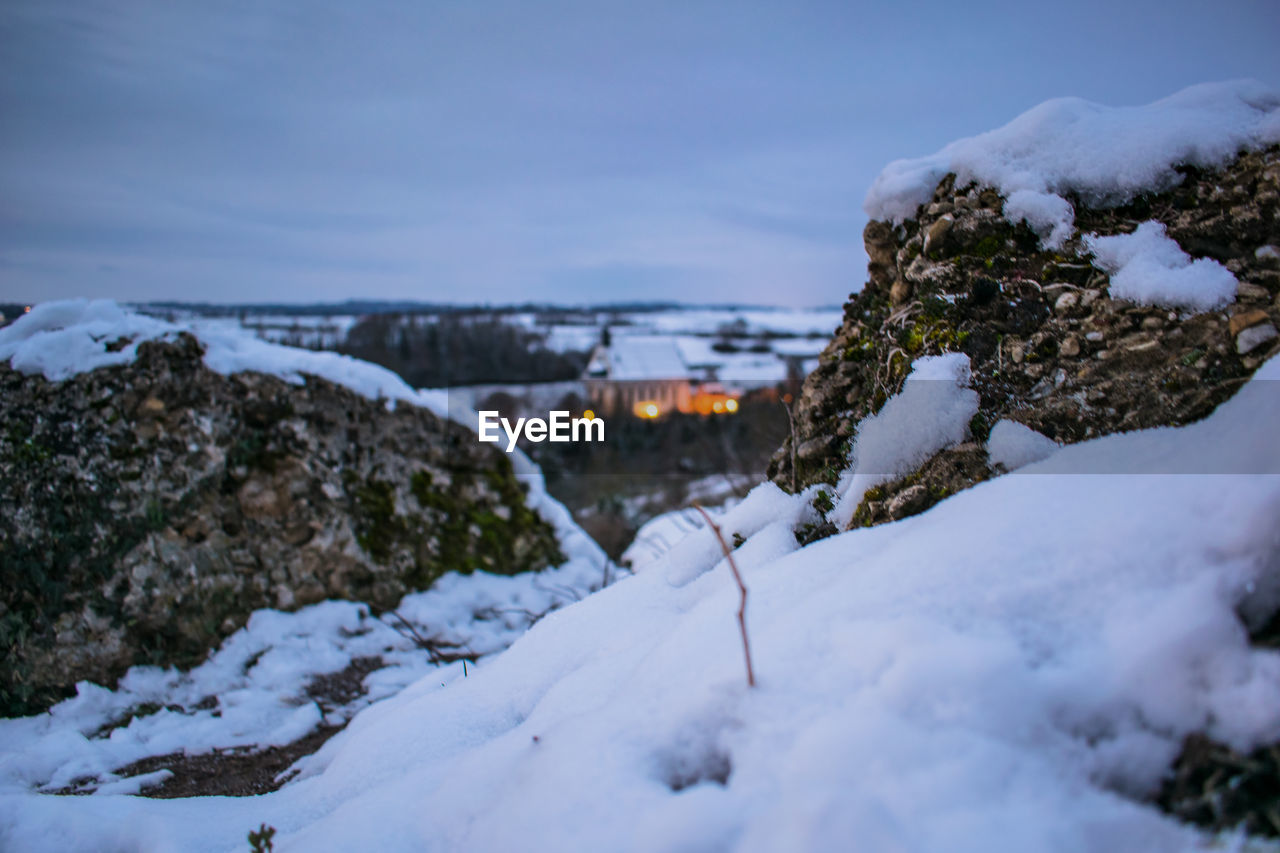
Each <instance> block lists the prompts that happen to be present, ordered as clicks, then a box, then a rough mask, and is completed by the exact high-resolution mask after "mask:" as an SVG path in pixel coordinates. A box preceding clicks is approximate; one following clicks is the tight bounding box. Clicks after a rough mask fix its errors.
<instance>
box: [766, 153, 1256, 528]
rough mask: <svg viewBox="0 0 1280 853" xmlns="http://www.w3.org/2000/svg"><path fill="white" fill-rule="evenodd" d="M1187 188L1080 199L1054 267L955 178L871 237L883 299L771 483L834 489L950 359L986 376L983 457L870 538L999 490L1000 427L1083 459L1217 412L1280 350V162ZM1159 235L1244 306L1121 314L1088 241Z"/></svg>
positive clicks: (955, 471)
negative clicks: (880, 419) (1149, 224)
mask: <svg viewBox="0 0 1280 853" xmlns="http://www.w3.org/2000/svg"><path fill="white" fill-rule="evenodd" d="M1179 171H1181V172H1182V174H1183V180H1182V182H1181V184H1180V185H1179V186H1177V187H1175V188H1174V189H1172V190H1169V191H1167V192H1162V193H1158V194H1147V195H1142V196H1138V197H1137V198H1134V199H1133V200H1132V201H1130V202H1129V203H1127V204H1125V205H1124V206H1122V207H1114V208H1108V209H1090V208H1088V207H1086V206H1085V205H1084V204H1083V203H1082V202H1081V201H1080V199H1078V198H1071V199H1070V200H1071V201H1072V203H1073V205H1074V207H1075V212H1076V216H1075V221H1076V232H1075V233H1074V234H1073V236H1072V237H1071V239H1069V240H1068V241H1067V242H1066V244H1065V245H1064V246H1063V247H1061V248H1059V249H1056V250H1050V249H1046V248H1044V247H1043V246H1042V245H1041V242H1040V240H1039V239H1038V238H1037V236H1036V234H1035V233H1033V232H1032V231H1031V229H1030V228H1029V227H1028V226H1027V224H1026V223H1019V224H1017V225H1014V224H1011V223H1010V222H1009V221H1008V220H1007V219H1006V218H1005V216H1004V213H1003V206H1004V201H1005V200H1004V199H1003V198H1002V197H1001V195H1000V194H999V193H998V192H996V191H995V190H992V189H990V188H986V187H982V186H978V185H974V184H971V185H968V186H959V187H958V186H956V185H955V177H954V175H948V176H947V177H946V178H944V179H943V180H942V181H941V182H940V183H939V184H938V186H937V188H936V190H935V192H934V194H933V199H932V201H931V202H930V203H928V204H926V205H922V206H921V207H920V208H918V209H917V211H916V213H915V217H914V218H912V219H908V220H907V221H905V222H903V223H902V224H901V225H897V226H895V225H893V224H891V223H887V222H879V221H872V222H871V223H870V224H868V226H867V228H866V231H865V233H864V239H865V242H866V248H867V254H868V256H869V258H870V263H869V265H868V281H867V283H866V286H865V287H864V289H863V290H862V291H860V292H858V293H854V294H851V295H850V297H849V301H848V302H847V303H846V304H845V311H844V320H843V324H842V326H841V327H840V329H839V330H838V332H837V333H836V335H835V337H834V339H833V340H832V342H831V344H830V345H829V346H828V347H827V349H826V351H825V352H824V353H823V355H822V357H821V361H820V364H819V366H818V368H817V369H816V370H815V371H814V372H813V373H812V374H811V375H810V376H809V377H808V379H807V380H806V381H805V384H804V387H803V390H802V392H801V394H800V396H799V398H798V399H797V401H796V404H795V407H794V416H795V428H794V431H793V435H792V437H791V438H790V439H788V441H787V443H786V445H784V447H783V448H782V449H781V450H780V451H779V452H778V453H777V454H776V455H775V456H774V459H773V461H772V464H771V466H770V476H771V478H772V479H773V480H774V481H775V482H776V483H778V485H780V486H782V487H784V488H788V489H800V488H803V487H805V486H808V485H811V484H814V483H828V484H834V483H835V482H836V480H837V478H838V475H839V472H840V471H841V470H842V469H843V468H845V467H846V466H847V465H848V462H849V453H850V449H851V443H852V439H853V435H854V431H855V427H856V425H857V424H858V422H859V421H860V420H861V419H862V418H863V417H865V416H867V415H869V414H872V413H875V412H877V411H879V409H880V408H881V406H883V405H884V402H885V400H886V399H887V398H889V397H891V396H892V395H893V394H895V393H896V392H897V391H898V390H899V389H900V388H901V386H902V383H903V381H904V379H905V377H906V375H907V373H908V372H909V370H910V365H911V363H912V361H913V360H914V359H916V358H919V357H921V356H925V355H936V354H940V353H943V352H957V351H958V352H963V353H966V354H967V355H968V356H969V358H970V361H971V364H972V368H973V387H974V388H975V389H976V390H977V391H978V393H979V395H980V398H981V407H980V410H979V412H978V414H977V415H976V416H975V417H974V418H973V421H972V422H971V423H970V434H971V437H972V441H970V442H967V443H964V444H961V445H959V446H956V447H952V448H950V449H948V450H945V451H943V452H942V453H940V454H938V455H936V456H935V457H933V458H932V459H931V460H929V461H928V462H927V463H925V464H924V465H923V466H922V467H921V468H920V469H918V470H917V471H915V472H914V473H912V474H911V475H910V476H907V477H905V478H902V479H900V480H898V481H895V482H892V483H887V484H884V485H882V486H879V487H877V488H874V489H872V490H870V491H869V492H868V493H867V494H866V496H865V497H864V499H863V501H862V503H861V505H860V506H859V507H858V508H857V511H856V512H855V514H854V518H853V523H854V524H855V525H867V524H876V523H880V522H884V521H890V520H894V519H897V518H901V517H904V516H906V515H911V514H914V513H917V512H921V511H923V510H925V509H927V508H928V507H929V506H931V505H932V504H934V503H936V502H937V501H938V500H940V499H941V498H943V497H945V496H946V495H948V494H951V493H953V492H955V491H957V490H959V489H963V488H966V487H968V486H970V485H973V484H974V483H976V482H979V481H981V480H984V479H987V478H988V477H990V476H992V475H993V474H994V473H996V472H995V471H994V470H993V469H992V467H991V466H990V464H989V461H988V460H987V456H986V452H985V448H984V446H983V442H984V441H985V439H986V437H987V433H988V431H989V430H990V428H991V426H992V425H994V424H995V423H996V422H997V421H999V420H1001V419H1011V420H1015V421H1018V422H1021V423H1023V424H1025V425H1027V426H1029V427H1031V428H1032V429H1035V430H1037V431H1038V432H1041V433H1043V434H1044V435H1046V436H1049V437H1050V438H1053V439H1055V440H1057V441H1059V442H1062V443H1072V442H1077V441H1081V440H1083V439H1087V438H1091V437H1095V436H1100V435H1105V434H1108V433H1114V432H1120V431H1126V430H1133V429H1141V428H1145V427H1154V426H1162V425H1176V424H1183V423H1187V422H1189V421H1194V420H1197V419H1199V418H1202V417H1204V416H1205V415H1206V414H1208V413H1209V412H1210V411H1212V410H1213V408H1214V407H1215V406H1217V405H1218V404H1219V403H1220V402H1222V401H1223V400H1225V399H1226V398H1228V397H1230V396H1231V395H1232V394H1233V393H1234V392H1235V391H1236V390H1237V389H1238V388H1239V387H1240V386H1241V385H1242V384H1243V382H1244V381H1245V380H1246V379H1247V378H1248V377H1249V376H1250V375H1251V374H1252V372H1253V371H1254V369H1255V368H1256V367H1257V366H1258V365H1259V364H1260V363H1261V362H1262V361H1263V360H1264V359H1265V358H1267V357H1268V356H1269V355H1271V354H1273V353H1275V352H1276V351H1277V349H1280V340H1277V337H1276V328H1277V327H1280V301H1278V297H1280V147H1271V148H1270V149H1267V150H1263V151H1255V152H1250V153H1245V154H1242V155H1240V156H1239V157H1237V159H1235V160H1234V161H1233V162H1231V163H1230V164H1228V165H1227V166H1226V167H1224V168H1222V169H1221V170H1218V171H1201V170H1197V169H1193V168H1183V169H1180V170H1179ZM1148 220H1157V221H1159V222H1161V223H1163V224H1164V225H1165V227H1166V229H1167V232H1168V234H1169V236H1170V237H1172V238H1173V239H1174V240H1175V241H1176V242H1177V243H1178V244H1179V245H1180V246H1181V247H1182V249H1183V250H1184V251H1185V252H1187V253H1188V254H1190V255H1191V256H1193V257H1196V258H1200V257H1207V258H1212V259H1214V260H1216V261H1218V262H1220V263H1222V264H1223V265H1225V266H1226V267H1227V269H1229V270H1230V271H1231V272H1232V273H1233V274H1234V275H1235V277H1236V278H1237V279H1238V280H1239V282H1240V284H1239V290H1238V292H1237V294H1236V300H1235V302H1234V303H1233V304H1231V305H1229V306H1228V307H1227V308H1226V309H1225V310H1220V311H1209V312H1206V313H1199V314H1190V313H1187V312H1180V311H1176V310H1170V309H1169V308H1160V307H1154V306H1150V305H1140V304H1135V303H1133V302H1127V301H1124V300H1121V299H1116V298H1113V297H1112V296H1111V295H1110V293H1109V290H1108V286H1109V284H1110V279H1109V277H1108V275H1107V273H1105V272H1104V271H1102V270H1101V269H1099V268H1097V267H1096V266H1095V265H1094V263H1093V261H1094V258H1093V257H1092V256H1091V255H1090V253H1089V250H1088V248H1087V246H1086V244H1085V241H1084V239H1083V237H1082V235H1084V234H1087V233H1096V234H1101V235H1112V234H1120V233H1129V232H1132V231H1134V230H1135V228H1136V227H1137V226H1138V225H1139V223H1141V222H1144V221H1148ZM793 460H794V465H793ZM826 532H830V530H828V531H826Z"/></svg>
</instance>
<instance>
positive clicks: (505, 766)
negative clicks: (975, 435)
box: [0, 360, 1280, 852]
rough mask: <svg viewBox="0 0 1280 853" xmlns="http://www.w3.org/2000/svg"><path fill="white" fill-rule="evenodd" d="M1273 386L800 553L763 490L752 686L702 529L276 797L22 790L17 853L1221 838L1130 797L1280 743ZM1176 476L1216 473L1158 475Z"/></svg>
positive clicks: (361, 737) (1271, 369)
mask: <svg viewBox="0 0 1280 853" xmlns="http://www.w3.org/2000/svg"><path fill="white" fill-rule="evenodd" d="M944 368H946V369H944ZM958 368H959V365H958V364H955V363H953V364H952V365H950V366H948V365H946V364H935V365H925V366H922V369H921V370H920V373H921V375H935V371H936V373H938V374H941V375H943V376H946V375H951V376H953V377H956V379H955V380H954V381H952V383H951V384H952V385H956V382H958V377H959V374H960V371H959V369H958ZM1260 373H1261V375H1260V376H1258V377H1255V378H1254V379H1253V380H1252V381H1251V382H1249V383H1247V384H1246V385H1245V386H1244V387H1243V388H1242V389H1241V391H1240V392H1239V393H1238V394H1237V395H1236V397H1234V398H1233V399H1231V400H1229V401H1228V402H1227V403H1225V404H1223V405H1222V406H1221V407H1219V409H1218V410H1217V411H1216V412H1214V413H1213V414H1212V415H1210V416H1209V417H1208V418H1206V419H1205V420H1203V421H1200V422H1198V423H1195V424H1191V425H1188V426H1185V427H1181V428H1176V429H1175V428H1163V429H1155V430H1147V431H1141V432H1132V433H1127V434H1123V435H1115V436H1110V437H1106V438H1102V439H1097V440H1093V441H1088V442H1082V443H1079V444H1076V445H1072V446H1069V447H1065V448H1062V449H1061V450H1059V451H1057V452H1056V453H1054V454H1053V455H1052V456H1050V457H1049V458H1047V459H1045V460H1043V461H1041V462H1037V463H1033V464H1030V465H1028V466H1026V467H1025V468H1023V469H1022V470H1023V471H1024V472H1027V473H1034V474H1036V475H1037V476H1003V477H998V478H996V479H994V480H991V481H989V482H986V483H983V484H980V485H978V486H976V487H974V488H972V489H969V490H967V491H964V492H962V493H960V494H958V495H955V496H953V497H951V498H949V499H948V500H946V501H944V502H942V503H940V504H938V505H937V506H935V507H934V508H933V509H931V510H930V511H928V512H926V513H924V514H922V515H919V516H915V517H911V518H908V519H905V520H903V521H900V522H897V523H894V524H888V525H882V526H879V527H875V528H870V529H859V530H854V531H850V532H847V533H844V534H840V535H838V536H835V537H832V538H829V539H826V540H823V541H821V542H818V543H815V544H813V545H810V546H808V547H805V548H802V549H801V548H797V546H796V544H795V541H794V537H792V536H791V535H790V531H789V530H787V529H785V528H786V525H787V524H789V523H791V522H792V521H794V520H796V519H799V518H803V517H804V515H803V513H804V507H805V506H806V505H807V503H808V496H806V495H801V496H787V495H785V494H782V493H781V492H778V491H777V490H776V489H774V488H773V487H771V486H763V487H760V488H759V489H757V490H756V491H754V492H752V494H751V495H749V496H748V497H747V498H746V499H744V500H743V502H742V503H741V504H739V505H738V506H736V507H734V508H733V509H731V510H729V511H728V512H726V513H725V514H724V515H723V516H722V517H721V519H722V523H723V524H724V525H725V528H726V530H730V529H733V530H736V531H737V532H739V533H741V534H742V535H744V536H745V537H746V543H745V544H744V545H742V546H741V547H740V548H739V549H738V551H737V553H736V556H737V557H738V565H739V568H740V569H741V571H742V573H743V576H744V579H745V581H746V584H747V586H748V587H749V589H750V597H749V602H748V609H747V623H748V627H749V630H750V638H751V643H752V652H753V655H754V663H755V669H756V674H757V678H758V681H759V686H758V687H757V688H755V689H748V688H747V687H746V685H745V678H744V675H743V662H742V649H741V643H740V637H739V635H738V630H737V624H736V621H735V613H736V609H737V603H738V596H737V590H736V588H735V587H734V584H733V581H732V580H731V579H730V577H729V573H728V571H727V570H726V568H725V567H724V565H723V557H722V555H721V554H720V552H719V548H718V546H715V547H711V546H710V545H709V543H708V542H707V541H706V536H705V535H703V534H702V533H700V532H696V531H695V532H694V533H691V534H690V535H689V537H688V538H689V539H693V540H694V541H692V542H690V543H689V544H687V545H685V544H680V545H677V546H676V547H674V548H672V549H671V550H670V551H669V552H668V554H667V555H666V557H664V558H663V561H662V564H660V565H654V566H652V567H651V568H650V570H647V571H643V572H640V573H638V574H636V575H635V576H634V577H629V578H626V579H624V580H621V581H619V582H618V583H616V584H614V585H613V586H611V587H609V588H607V589H605V590H603V591H601V592H600V593H597V594H595V595H592V596H591V597H589V598H586V599H585V600H583V601H581V602H578V603H575V604H573V605H571V606H568V607H565V608H563V609H561V610H558V611H556V612H555V613H552V614H551V615H549V616H547V617H546V618H545V619H543V620H541V621H540V622H538V624H536V625H535V626H534V627H533V628H532V629H531V630H530V631H529V632H528V633H526V634H524V635H523V636H522V637H521V638H520V639H519V640H517V641H516V642H515V643H514V644H513V645H512V646H511V647H510V648H509V649H508V650H507V651H506V652H504V653H502V654H501V655H499V656H497V657H496V658H495V659H493V660H492V661H490V662H489V663H488V664H487V665H485V666H483V667H480V668H478V669H477V671H475V672H474V673H472V674H471V675H470V677H468V678H466V679H461V678H457V677H454V678H452V679H451V680H447V682H446V684H445V685H444V686H443V687H442V686H440V681H441V680H444V679H442V678H440V677H439V676H438V674H437V673H435V672H433V673H431V674H429V675H427V676H425V677H424V678H422V679H421V680H419V681H418V682H417V683H415V684H414V685H412V686H410V687H409V688H407V689H405V690H404V691H402V692H401V693H399V694H397V695H396V696H393V697H390V698H387V699H385V700H383V701H381V702H378V703H376V704H374V705H372V706H371V707H368V708H366V709H365V710H363V711H361V712H360V713H359V714H357V716H356V717H355V719H354V720H353V721H352V723H351V725H350V726H349V727H348V728H347V729H345V730H344V731H343V732H342V733H340V734H338V735H337V736H336V737H335V738H334V739H332V740H331V741H329V743H328V744H327V745H326V746H325V748H324V749H322V750H321V752H320V753H318V754H317V755H316V756H315V757H314V759H313V760H312V761H311V762H309V763H308V765H307V767H306V769H305V771H304V774H303V778H299V779H297V780H295V781H292V782H290V783H289V784H287V785H286V786H285V787H284V788H283V789H281V790H280V791H278V792H276V793H273V794H269V795H265V796H261V797H254V798H244V799H230V798H207V799H193V800H187V801H158V800H142V799H135V798H130V797H122V796H118V795H97V796H91V797H62V798H59V797H48V796H40V795H36V794H32V793H27V792H21V793H19V792H13V793H7V794H4V795H3V796H0V846H5V847H6V849H57V850H66V851H76V850H97V849H141V850H171V849H182V850H197V851H198V850H218V851H223V850H225V851H230V850H237V849H243V848H244V844H245V841H244V839H245V834H246V833H247V832H248V831H249V830H250V829H253V828H256V827H257V826H258V825H259V824H260V823H264V822H265V823H267V824H268V825H271V826H274V827H275V828H276V829H277V830H278V834H277V836H276V849H277V850H279V851H286V852H287V851H290V850H308V851H312V850H317V851H325V850H346V849H365V848H366V847H368V846H369V844H370V843H373V842H376V846H377V848H378V849H380V850H385V851H401V850H405V851H408V850H457V849H468V850H506V849H538V850H566V849H567V850H587V849H609V850H651V849H732V850H740V851H757V850H773V849H788V850H830V849H845V848H847V847H848V846H849V844H850V843H851V840H856V841H857V843H858V846H859V847H863V848H867V849H876V850H913V851H931V850H947V851H954V850H959V851H987V850H991V849H1017V850H1060V851H1068V850H1126V851H1129V850H1132V851H1181V850H1186V851H1190V850H1199V849H1205V847H1206V846H1207V845H1209V844H1210V842H1209V841H1208V840H1207V839H1206V838H1205V837H1204V836H1203V835H1202V834H1201V832H1200V831H1198V830H1196V829H1194V828H1191V827H1188V826H1184V825H1182V824H1179V823H1178V822H1176V821H1174V820H1172V819H1170V818H1168V817H1166V816H1164V815H1162V814H1161V813H1160V812H1158V811H1157V810H1156V809H1155V808H1153V807H1151V806H1149V805H1146V804H1144V803H1143V802H1141V801H1140V800H1139V799H1137V798H1141V797H1146V796H1149V795H1150V794H1151V793H1152V792H1153V791H1154V790H1155V789H1156V787H1158V784H1159V781H1160V778H1161V775H1162V773H1163V772H1164V771H1165V769H1166V768H1167V767H1168V765H1169V763H1170V761H1171V760H1172V758H1173V756H1174V755H1175V754H1176V753H1177V750H1178V749H1179V746H1180V743H1181V740H1182V738H1183V737H1184V736H1185V735H1187V734H1188V733H1190V732H1193V731H1204V732H1207V733H1208V734H1209V735H1210V736H1212V737H1215V738H1218V739H1221V740H1224V741H1225V742H1227V743H1229V744H1231V745H1233V746H1234V747H1235V748H1237V749H1249V748H1251V747H1252V746H1254V745H1256V744H1258V743H1261V742H1266V741H1268V740H1274V739H1275V738H1277V737H1280V653H1277V652H1276V651H1273V650H1271V651H1269V650H1265V649H1256V648H1252V647H1251V646H1250V645H1249V643H1248V639H1247V635H1246V633H1245V629H1244V627H1243V626H1242V624H1241V623H1240V621H1239V620H1238V618H1237V616H1236V612H1237V610H1241V611H1244V612H1246V613H1247V612H1254V613H1255V614H1258V615H1261V614H1263V613H1265V612H1267V609H1268V608H1272V607H1274V606H1276V605H1277V604H1280V583H1278V582H1277V581H1276V578H1277V571H1278V570H1280V563H1277V559H1278V557H1280V532H1278V531H1277V529H1276V526H1275V523H1274V522H1275V518H1276V517H1277V514H1278V513H1280V446H1277V445H1276V443H1275V442H1274V436H1273V435H1272V434H1271V430H1270V428H1269V425H1270V424H1272V423H1274V422H1275V420H1276V418H1278V417H1280V396H1277V395H1276V394H1275V392H1274V389H1273V388H1272V387H1270V386H1271V385H1272V384H1273V383H1274V382H1275V381H1277V380H1280V361H1276V360H1273V361H1271V362H1269V363H1268V364H1266V365H1264V367H1263V368H1262V370H1261V371H1260ZM934 381H936V380H934ZM957 387H958V386H957ZM904 393H906V392H905V391H904ZM1178 466H1190V467H1195V468H1198V469H1202V470H1205V471H1210V472H1214V473H1210V474H1204V475H1171V474H1164V475H1163V476H1152V475H1151V474H1153V473H1160V472H1165V471H1168V470H1171V469H1172V468H1174V467H1178ZM1087 470H1107V471H1112V472H1114V473H1110V474H1106V475H1087V474H1080V473H1079V472H1080V471H1087ZM1243 471H1248V472H1254V473H1247V474H1246V473H1231V472H1243ZM788 539H789V540H790V541H789V542H788V541H787V540H788ZM7 740H8V739H6V741H7Z"/></svg>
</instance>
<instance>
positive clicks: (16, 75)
mask: <svg viewBox="0 0 1280 853" xmlns="http://www.w3.org/2000/svg"><path fill="white" fill-rule="evenodd" d="M1278 41H1280V3H1277V2H1275V0H1225V2H1217V3H1210V2H1180V0H1160V2H1141V3H1130V2H1124V0H1108V2H1087V3H1061V2H1059V3H1045V4H1040V3H1034V2H1032V3H1028V2H1025V0H1023V2H1020V3H1004V4H985V3H981V2H954V0H952V2H930V3H911V2H899V3H886V2H875V3H863V2H858V0H845V2H832V0H789V2H788V1H787V0H777V2H756V1H755V0H736V2H699V0H680V2H667V0H635V2H613V0H583V2H578V0H543V2H534V0H526V2H516V0H418V2H409V0H404V2H389V0H371V2H361V3H354V2H347V3H334V2H326V1H325V0H306V2H303V1H302V0H296V2H275V0H221V2H199V3H197V2H184V0H80V2H68V0H2V2H0V301H10V300H13V301H38V300H44V299H53V298H62V297H69V296H106V297H113V298H117V299H122V300H149V299H186V300H207V301H215V302H233V301H276V300H281V301H330V300H340V299H346V298H352V297H358V298H387V299H421V300H431V301H455V302H486V301H487V302H494V303H503V302H513V301H524V300H537V301H558V302H585V301H608V300H621V299H626V300H631V299H677V300H683V301H694V302H725V301H736V302H755V303H769V304H783V305H819V304H837V303H839V302H841V301H843V299H844V298H845V296H846V295H847V294H848V293H849V292H850V291H851V290H854V289H857V288H858V287H859V286H860V284H861V282H862V281H863V279H864V273H865V264H866V257H865V255H864V254H863V251H862V245H861V244H862V239H861V231H862V227H863V225H864V224H865V216H864V215H863V213H862V200H863V196H864V194H865V192H866V189H867V186H868V185H869V184H870V182H871V180H872V179H873V178H874V177H875V175H876V174H877V172H878V171H879V170H880V168H881V167H882V166H883V165H884V164H885V163H887V162H888V161H890V160H893V159H896V158H899V157H910V156H918V155H923V154H928V153H931V152H933V151H935V150H937V149H938V148H939V147H941V146H942V145H944V144H946V143H947V142H949V141H951V140H952V139H955V138H957V137H961V136H968V135H972V134H974V133H978V132H981V131H984V130H987V129H990V128H992V127H995V126H998V125H1000V124H1003V123H1005V122H1006V121H1008V120H1009V119H1011V118H1013V117H1014V116H1016V115H1017V114H1018V113H1020V112H1022V111H1023V110H1025V109H1027V108H1029V107H1031V106H1034V105H1035V104H1037V103H1039V102H1040V101H1043V100H1045V99H1047V98H1052V97H1057V96H1062V95H1078V96H1081V97H1085V98H1088V99H1090V100H1095V101H1099V102H1102V103H1106V104H1115V105H1120V104H1136V103H1145V102H1148V101H1151V100H1155V99H1156V98H1159V97H1163V96H1165V95H1168V94H1171V93H1172V92H1174V91H1176V90H1178V89H1180V88H1183V87H1184V86H1187V85H1190V84H1193V83H1199V82H1206V81H1211V80H1225V79H1231V78H1237V77H1254V78H1257V79H1259V80H1261V81H1263V82H1264V83H1267V84H1269V85H1272V86H1280V50H1277V49H1276V45H1277V43H1278Z"/></svg>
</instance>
